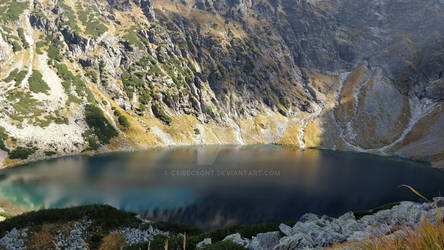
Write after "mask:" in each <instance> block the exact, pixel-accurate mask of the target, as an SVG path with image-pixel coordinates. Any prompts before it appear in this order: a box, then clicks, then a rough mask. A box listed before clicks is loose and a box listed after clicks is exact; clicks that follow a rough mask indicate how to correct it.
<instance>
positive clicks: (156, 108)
mask: <svg viewBox="0 0 444 250" xmlns="http://www.w3.org/2000/svg"><path fill="white" fill-rule="evenodd" d="M151 110H152V111H153V114H154V116H156V117H157V118H158V119H159V120H161V121H163V122H164V123H166V124H167V125H170V123H171V122H172V119H171V117H169V116H168V115H167V114H166V113H165V111H164V110H163V108H162V107H161V106H160V105H159V104H157V103H155V104H153V105H152V106H151Z"/></svg>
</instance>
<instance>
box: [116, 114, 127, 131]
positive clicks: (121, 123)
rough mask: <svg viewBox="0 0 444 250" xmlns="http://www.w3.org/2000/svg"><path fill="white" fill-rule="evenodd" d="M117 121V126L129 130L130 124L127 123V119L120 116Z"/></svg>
mask: <svg viewBox="0 0 444 250" xmlns="http://www.w3.org/2000/svg"><path fill="white" fill-rule="evenodd" d="M118 120H119V124H120V125H122V126H123V127H125V128H129V127H130V123H129V121H128V119H127V118H126V117H125V116H123V115H120V116H119V118H118Z"/></svg>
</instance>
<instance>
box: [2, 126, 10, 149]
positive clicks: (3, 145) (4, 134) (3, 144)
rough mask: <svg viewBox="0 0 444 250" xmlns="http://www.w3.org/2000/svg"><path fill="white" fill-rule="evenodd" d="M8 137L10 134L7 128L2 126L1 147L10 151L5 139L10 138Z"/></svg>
mask: <svg viewBox="0 0 444 250" xmlns="http://www.w3.org/2000/svg"><path fill="white" fill-rule="evenodd" d="M8 137H9V136H8V133H6V129H5V128H4V127H2V126H0V149H1V150H3V151H5V152H8V153H9V149H8V148H7V147H6V145H5V141H6V140H7V139H8Z"/></svg>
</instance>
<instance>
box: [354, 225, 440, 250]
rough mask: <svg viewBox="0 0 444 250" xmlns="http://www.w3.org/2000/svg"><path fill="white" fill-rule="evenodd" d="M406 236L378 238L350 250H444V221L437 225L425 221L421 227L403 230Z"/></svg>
mask: <svg viewBox="0 0 444 250" xmlns="http://www.w3.org/2000/svg"><path fill="white" fill-rule="evenodd" d="M405 232H406V234H404V235H402V236H398V237H387V236H384V237H380V238H375V239H371V240H368V241H366V242H362V243H360V244H356V245H354V246H352V249H375V250H389V249H390V250H391V249H430V250H440V249H444V221H443V220H441V221H440V222H439V223H438V224H437V225H434V224H432V223H430V222H429V221H425V222H424V223H422V225H421V226H419V227H417V228H415V229H412V230H405Z"/></svg>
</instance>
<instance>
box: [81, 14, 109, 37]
mask: <svg viewBox="0 0 444 250" xmlns="http://www.w3.org/2000/svg"><path fill="white" fill-rule="evenodd" d="M107 30H108V28H107V27H106V26H105V25H104V24H103V23H102V22H101V21H100V20H99V19H97V18H94V16H92V15H90V16H89V20H88V23H87V24H86V30H85V33H86V34H88V35H90V36H92V37H94V38H97V37H99V36H101V35H102V34H103V33H105V32H106V31H107Z"/></svg>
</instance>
